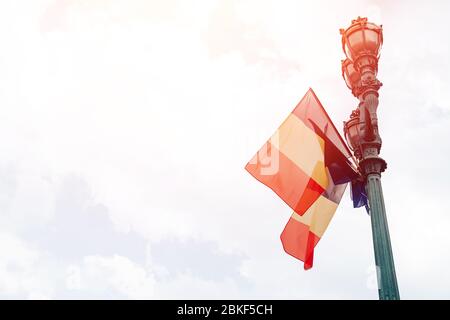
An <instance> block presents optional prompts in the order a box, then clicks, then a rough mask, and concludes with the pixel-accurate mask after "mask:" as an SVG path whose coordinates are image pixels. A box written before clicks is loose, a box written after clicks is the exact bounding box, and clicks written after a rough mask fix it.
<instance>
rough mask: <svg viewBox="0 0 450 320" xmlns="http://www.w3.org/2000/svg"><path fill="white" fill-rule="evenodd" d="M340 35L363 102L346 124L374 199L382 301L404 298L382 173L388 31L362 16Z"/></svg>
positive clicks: (347, 73)
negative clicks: (381, 102) (381, 103)
mask: <svg viewBox="0 0 450 320" xmlns="http://www.w3.org/2000/svg"><path fill="white" fill-rule="evenodd" d="M340 32H341V35H342V49H343V50H344V53H345V55H346V57H347V59H345V60H343V61H342V76H343V78H344V80H345V83H346V84H347V86H348V87H349V89H350V90H351V91H352V93H353V95H354V96H355V97H356V98H358V100H359V105H358V107H357V109H356V110H354V111H353V112H352V114H351V116H350V120H349V121H347V122H344V132H345V138H346V140H347V142H348V144H349V146H350V148H351V149H352V150H353V152H354V155H355V157H356V159H357V161H358V168H359V171H360V173H361V176H362V177H363V179H364V184H365V189H366V193H367V197H368V200H369V213H370V218H371V223H372V237H373V246H374V251H375V264H376V270H377V279H378V295H379V298H380V300H398V299H400V295H399V291H398V285H397V277H396V275H395V266H394V258H393V255H392V248H391V241H390V237H389V229H388V224H387V219H386V208H385V206H384V199H383V191H382V189H381V173H382V172H383V171H384V170H385V169H386V161H384V160H383V159H382V158H380V157H379V153H380V149H381V138H380V135H379V133H378V118H377V107H378V90H379V89H380V87H381V85H382V84H381V82H380V81H378V79H377V72H378V59H379V57H380V49H381V45H382V43H383V29H382V27H381V26H378V25H376V24H374V23H371V22H369V21H368V20H367V18H360V17H358V18H357V19H356V20H353V21H352V24H351V25H350V27H349V28H347V29H341V30H340Z"/></svg>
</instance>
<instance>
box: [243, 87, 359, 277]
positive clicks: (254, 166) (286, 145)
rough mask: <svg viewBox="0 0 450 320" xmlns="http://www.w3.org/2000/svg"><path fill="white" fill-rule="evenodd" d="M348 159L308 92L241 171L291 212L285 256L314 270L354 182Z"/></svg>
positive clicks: (284, 235) (283, 239)
mask: <svg viewBox="0 0 450 320" xmlns="http://www.w3.org/2000/svg"><path fill="white" fill-rule="evenodd" d="M350 159H352V156H351V153H350V150H349V149H348V147H347V145H346V144H345V142H344V141H343V140H342V138H341V136H340V135H339V132H338V131H337V130H336V127H335V126H334V124H333V123H332V121H331V120H330V118H329V116H328V114H327V113H326V111H325V109H324V108H323V106H322V105H321V103H320V101H319V99H318V98H317V96H316V95H315V93H314V91H313V90H312V89H309V90H308V92H307V93H306V95H305V96H304V97H303V98H302V100H301V101H300V102H299V103H298V105H297V106H296V107H295V108H294V110H293V111H292V112H291V113H290V114H289V116H288V117H287V118H286V120H285V121H284V122H283V123H282V124H281V126H280V127H279V128H278V130H277V131H276V132H275V133H274V134H273V135H272V137H271V138H270V139H269V140H268V141H267V142H266V143H265V144H264V145H263V147H262V148H261V149H260V150H259V151H258V152H257V154H256V155H255V156H254V157H253V158H252V159H251V160H250V161H249V162H248V163H247V165H246V167H245V169H246V170H247V171H248V172H249V173H250V174H251V175H252V176H253V177H255V178H256V179H257V180H259V181H260V182H262V183H263V184H265V185H266V186H268V187H269V188H271V189H272V190H273V191H274V192H275V193H276V194H277V195H278V196H279V197H280V198H281V199H282V200H284V201H285V202H286V204H287V205H288V206H289V207H291V209H292V210H293V211H294V212H293V213H292V215H291V217H290V219H289V221H288V223H287V225H286V227H285V228H284V230H283V232H282V234H281V242H282V244H283V248H284V250H285V251H286V252H287V253H288V254H290V255H292V256H293V257H295V258H297V259H299V260H302V261H304V267H305V269H309V268H311V267H312V265H313V256H314V247H315V246H316V245H317V243H318V242H319V240H320V238H321V237H322V236H323V234H324V232H325V230H326V228H327V226H328V224H329V223H330V221H331V218H332V217H333V215H334V213H335V211H336V209H337V206H338V204H339V202H340V200H341V198H342V195H343V193H344V191H345V188H346V186H347V183H348V182H349V181H352V180H354V179H355V178H356V177H358V173H357V172H356V170H355V169H354V165H353V164H352V162H351V160H350Z"/></svg>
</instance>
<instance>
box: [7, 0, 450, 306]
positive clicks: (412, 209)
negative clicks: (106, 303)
mask: <svg viewBox="0 0 450 320" xmlns="http://www.w3.org/2000/svg"><path fill="white" fill-rule="evenodd" d="M358 15H361V16H368V17H369V19H371V20H372V21H374V22H376V23H379V24H383V27H384V37H385V42H384V47H383V49H382V58H381V60H380V65H379V69H380V71H379V78H380V80H381V81H382V82H383V83H384V86H383V87H382V89H381V91H380V107H379V119H380V131H381V134H382V138H383V149H382V156H383V157H384V158H385V159H386V160H387V162H388V170H387V171H386V172H385V173H384V175H383V179H382V180H383V188H384V193H385V201H386V206H387V213H388V219H389V227H390V232H391V237H392V245H393V251H394V255H395V262H396V267H397V275H398V282H399V287H400V292H401V296H402V298H405V299H417V298H418V299H421V298H425V299H429V298H440V299H443V298H447V299H448V298H450V271H449V270H450V254H449V253H450V235H449V231H448V230H449V227H450V204H449V203H448V201H447V200H448V194H449V193H450V187H449V184H448V181H449V180H450V170H449V169H448V157H449V156H450V141H449V137H450V102H449V101H450V62H449V61H450V59H449V57H450V42H449V41H448V32H449V31H450V30H449V28H448V20H449V19H450V3H449V2H448V1H444V0H442V1H438V0H436V1H426V2H423V1H421V2H419V1H406V0H404V1H395V2H394V1H381V0H378V1H369V0H365V1H361V0H349V1H319V0H315V1H298V0H283V1H278V0H273V1H264V0H263V1H261V0H258V1H257V0H239V1H237V0H205V1H195V0H192V1H184V0H183V1H181V0H167V1H156V0H151V1H149V0H29V1H25V0H21V1H16V0H4V1H1V2H0V39H1V50H0V298H31V299H39V298H59V299H71V298H92V299H98V298H107V299H114V298H131V299H134V298H149V299H152V298H236V299H239V298H274V299H280V298H288V299H290V298H295V299H313V298H323V299H341V298H342V299H377V297H378V296H377V290H376V276H375V269H374V267H373V266H374V257H373V247H372V240H371V229H370V220H369V217H368V216H367V214H365V212H364V209H352V208H351V202H350V199H349V195H348V193H347V194H346V195H344V198H343V200H342V202H341V205H340V207H339V209H338V211H337V212H336V215H335V218H334V220H333V221H332V223H331V225H330V227H329V229H328V231H327V233H326V234H325V236H324V237H323V239H322V240H321V242H320V244H319V245H318V247H317V248H316V254H315V266H314V268H313V269H312V270H310V271H307V272H305V271H304V270H303V264H302V263H301V262H299V261H297V260H295V259H293V258H292V257H290V256H288V255H286V254H285V253H284V251H283V249H282V246H281V243H280V240H279V235H280V233H281V231H282V229H283V227H284V225H285V223H286V222H287V220H288V218H289V216H290V214H291V211H290V209H289V208H288V207H287V206H286V205H285V204H284V203H283V201H281V200H280V199H279V198H278V197H276V196H275V195H274V194H273V193H272V192H271V191H270V190H269V189H268V188H266V187H265V186H263V185H262V184H260V183H258V182H257V181H256V180H254V179H253V178H252V177H251V176H250V175H249V174H248V173H246V172H245V171H244V166H245V164H246V163H247V161H248V160H249V159H250V158H251V157H252V156H253V154H254V153H255V152H256V151H257V150H258V149H259V147H260V146H261V145H262V143H263V142H265V141H266V140H267V138H268V137H270V135H271V134H272V133H273V132H274V130H275V129H276V128H277V127H278V126H279V124H280V123H281V122H282V120H284V118H285V117H286V116H287V115H288V113H289V112H290V111H291V110H292V109H293V107H294V106H295V105H296V103H297V102H298V101H299V99H300V98H301V97H302V96H303V95H304V93H305V92H306V90H307V89H308V88H309V87H312V88H313V89H314V90H315V92H316V93H317V95H318V96H319V98H320V99H321V101H322V103H323V104H324V106H325V108H326V109H327V110H328V112H329V114H330V116H331V117H332V118H333V119H334V121H335V123H336V126H337V127H338V128H341V126H342V121H343V120H345V119H346V118H347V117H348V115H349V113H350V111H351V110H352V109H353V108H354V107H355V106H356V100H355V99H354V98H353V97H352V95H351V94H350V92H349V91H348V90H347V88H346V86H345V84H344V82H343V80H342V79H341V74H340V60H341V59H342V58H343V53H342V51H341V44H340V35H339V28H341V27H346V26H348V25H349V24H350V21H351V19H353V18H355V17H357V16H358Z"/></svg>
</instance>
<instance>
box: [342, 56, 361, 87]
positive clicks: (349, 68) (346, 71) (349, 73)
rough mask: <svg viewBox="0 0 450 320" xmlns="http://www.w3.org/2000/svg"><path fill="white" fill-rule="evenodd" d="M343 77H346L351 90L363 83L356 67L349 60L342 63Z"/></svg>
mask: <svg viewBox="0 0 450 320" xmlns="http://www.w3.org/2000/svg"><path fill="white" fill-rule="evenodd" d="M342 76H343V77H344V80H345V83H346V84H347V87H349V88H350V89H352V88H353V87H354V86H355V85H356V84H357V83H358V82H360V81H361V76H360V74H359V72H358V71H356V69H355V66H354V65H353V63H352V62H351V60H349V59H346V60H344V61H342Z"/></svg>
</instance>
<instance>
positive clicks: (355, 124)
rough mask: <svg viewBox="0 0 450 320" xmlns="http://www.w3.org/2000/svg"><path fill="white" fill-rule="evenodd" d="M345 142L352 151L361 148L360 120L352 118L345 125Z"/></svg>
mask: <svg viewBox="0 0 450 320" xmlns="http://www.w3.org/2000/svg"><path fill="white" fill-rule="evenodd" d="M345 140H347V144H348V145H349V147H350V149H351V150H352V151H355V150H356V149H358V147H359V142H360V141H359V140H360V139H359V118H352V119H350V120H349V121H348V122H346V124H345Z"/></svg>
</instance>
